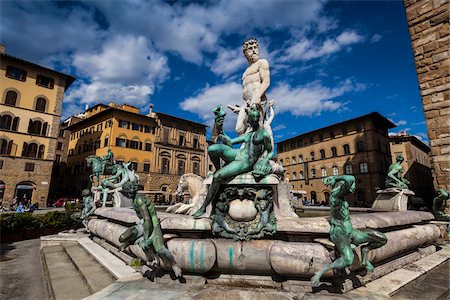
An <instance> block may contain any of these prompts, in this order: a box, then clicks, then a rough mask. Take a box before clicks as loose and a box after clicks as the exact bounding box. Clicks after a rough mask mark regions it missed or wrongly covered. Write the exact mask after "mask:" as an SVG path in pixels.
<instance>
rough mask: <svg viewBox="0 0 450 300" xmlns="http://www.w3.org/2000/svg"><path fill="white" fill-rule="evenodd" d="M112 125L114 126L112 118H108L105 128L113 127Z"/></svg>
mask: <svg viewBox="0 0 450 300" xmlns="http://www.w3.org/2000/svg"><path fill="white" fill-rule="evenodd" d="M111 126H112V120H111V119H109V120H106V122H105V128H109V127H111Z"/></svg>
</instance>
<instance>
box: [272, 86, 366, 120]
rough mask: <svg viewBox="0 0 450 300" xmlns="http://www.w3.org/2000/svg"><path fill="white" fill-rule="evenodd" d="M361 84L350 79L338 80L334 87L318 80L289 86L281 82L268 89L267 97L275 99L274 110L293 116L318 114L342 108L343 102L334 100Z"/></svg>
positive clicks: (360, 87)
mask: <svg viewBox="0 0 450 300" xmlns="http://www.w3.org/2000/svg"><path fill="white" fill-rule="evenodd" d="M362 88H363V86H360V85H358V84H355V83H353V82H352V81H351V80H345V81H343V82H340V83H339V84H337V86H335V87H327V86H324V85H322V83H320V82H319V81H316V82H312V83H310V84H307V85H303V86H298V87H291V86H290V85H288V84H287V83H281V84H279V85H278V86H276V87H274V88H273V89H271V90H270V92H269V94H268V96H269V99H275V109H276V112H279V113H282V112H290V113H291V114H292V115H294V116H311V115H319V114H320V113H321V112H323V111H336V110H338V109H342V108H343V103H342V102H340V101H337V100H334V99H335V98H337V97H340V96H343V95H345V94H347V93H349V92H351V91H357V90H360V89H362Z"/></svg>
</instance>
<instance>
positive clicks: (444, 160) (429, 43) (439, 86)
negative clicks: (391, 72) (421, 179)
mask: <svg viewBox="0 0 450 300" xmlns="http://www.w3.org/2000/svg"><path fill="white" fill-rule="evenodd" d="M404 4H405V8H406V15H407V18H408V25H409V32H410V35H411V42H412V48H413V51H414V59H415V62H416V69H417V77H418V81H419V88H420V94H421V96H422V105H423V111H424V113H425V119H426V124H427V128H428V137H429V139H430V146H431V159H432V167H433V173H434V178H435V188H446V189H450V72H449V68H450V51H449V44H450V25H449V9H450V5H449V2H448V0H433V1H431V0H424V1H416V0H404Z"/></svg>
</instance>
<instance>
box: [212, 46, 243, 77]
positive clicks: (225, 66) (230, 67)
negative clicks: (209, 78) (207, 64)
mask: <svg viewBox="0 0 450 300" xmlns="http://www.w3.org/2000/svg"><path fill="white" fill-rule="evenodd" d="M245 64H246V60H245V57H244V55H243V54H242V50H241V47H239V48H238V49H233V50H227V49H222V50H220V51H219V54H218V55H217V58H216V59H215V60H214V61H213V63H212V64H211V71H213V72H214V74H216V75H221V76H228V75H231V74H235V73H236V71H237V70H238V69H239V68H241V67H243V66H245Z"/></svg>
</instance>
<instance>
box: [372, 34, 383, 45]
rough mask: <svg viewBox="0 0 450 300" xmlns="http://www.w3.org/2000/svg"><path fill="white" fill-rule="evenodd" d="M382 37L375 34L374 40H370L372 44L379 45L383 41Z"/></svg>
mask: <svg viewBox="0 0 450 300" xmlns="http://www.w3.org/2000/svg"><path fill="white" fill-rule="evenodd" d="M381 38H382V36H381V35H380V34H378V33H375V34H374V35H373V36H372V38H371V39H370V42H371V43H377V42H379V41H380V40H381Z"/></svg>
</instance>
